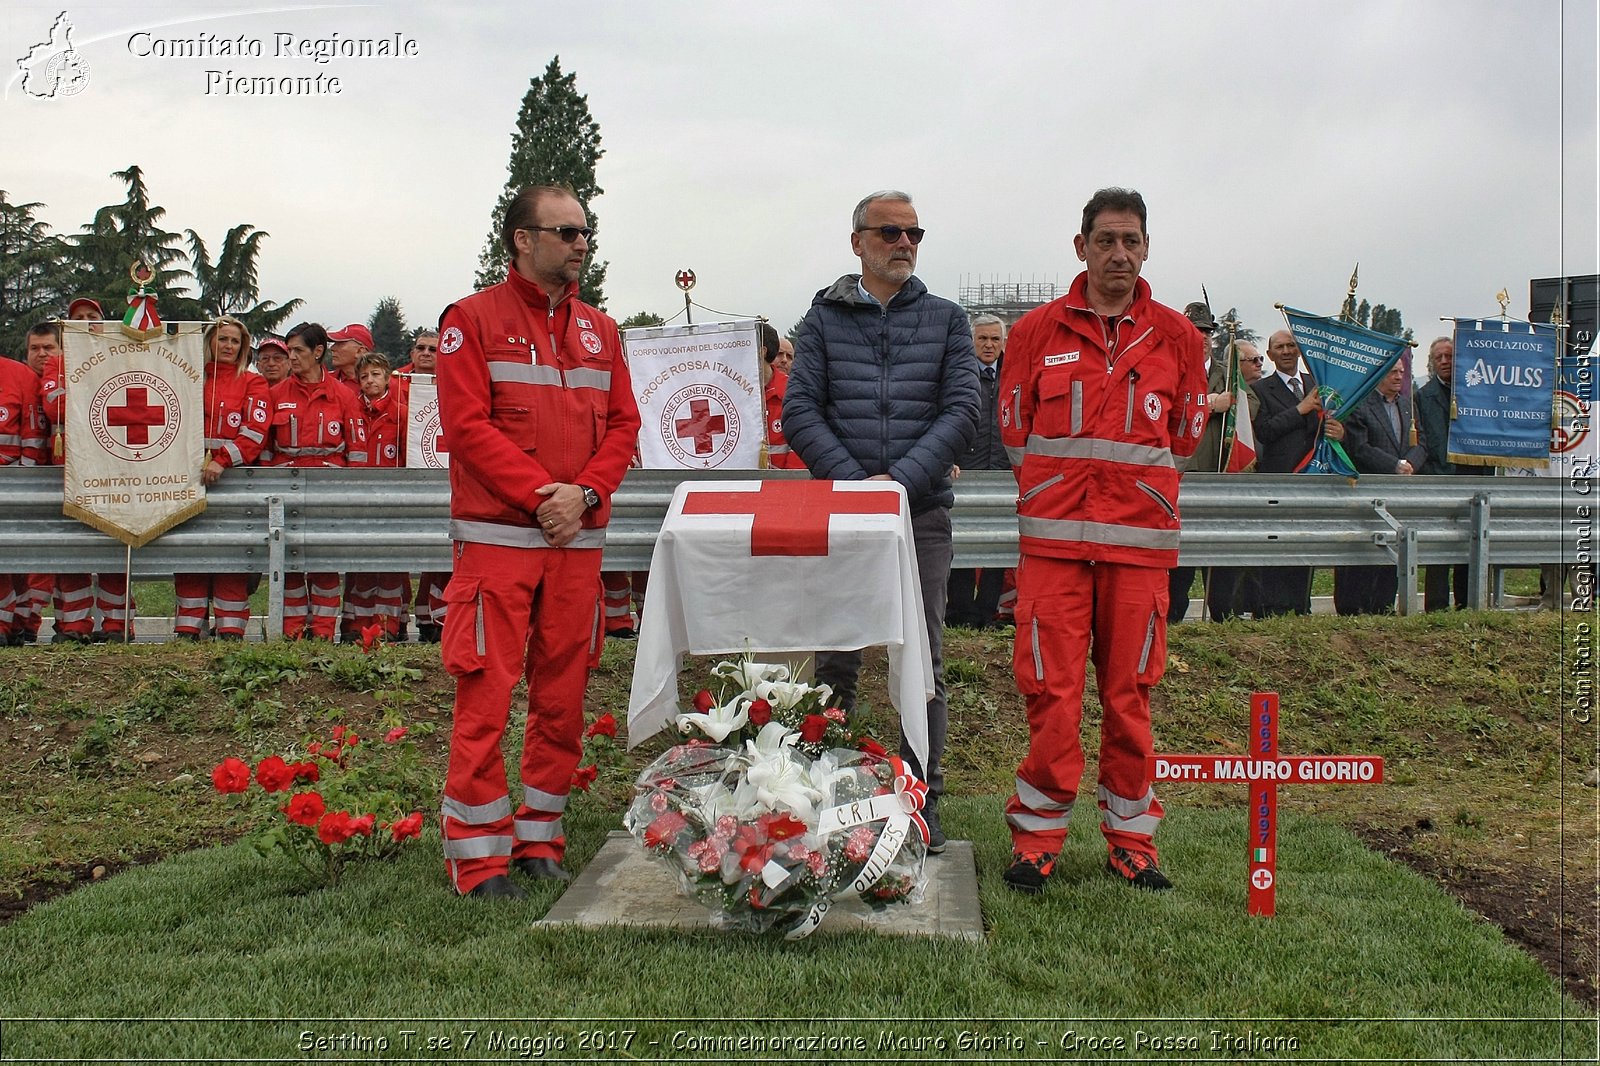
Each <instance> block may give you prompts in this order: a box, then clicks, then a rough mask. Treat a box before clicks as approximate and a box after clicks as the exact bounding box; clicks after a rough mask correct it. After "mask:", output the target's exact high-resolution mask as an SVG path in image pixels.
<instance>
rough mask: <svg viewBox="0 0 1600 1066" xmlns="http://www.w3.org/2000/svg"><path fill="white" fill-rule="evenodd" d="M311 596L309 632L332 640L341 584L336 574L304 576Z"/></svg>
mask: <svg viewBox="0 0 1600 1066" xmlns="http://www.w3.org/2000/svg"><path fill="white" fill-rule="evenodd" d="M306 584H307V586H308V587H309V591H310V594H311V632H312V635H313V636H318V637H322V638H323V639H325V640H332V639H333V634H334V631H335V630H336V629H338V627H339V593H340V592H341V591H343V587H344V586H343V582H341V581H340V580H339V575H338V574H330V573H322V572H319V573H315V574H307V575H306Z"/></svg>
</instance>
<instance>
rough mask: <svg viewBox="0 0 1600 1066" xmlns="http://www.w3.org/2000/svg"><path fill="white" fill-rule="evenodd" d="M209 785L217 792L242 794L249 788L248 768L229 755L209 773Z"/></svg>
mask: <svg viewBox="0 0 1600 1066" xmlns="http://www.w3.org/2000/svg"><path fill="white" fill-rule="evenodd" d="M211 784H212V786H213V787H214V788H215V789H216V790H217V791H218V792H243V791H244V790H245V789H247V788H249V787H250V766H249V764H248V763H246V762H244V761H243V760H240V759H235V758H234V757H233V756H231V755H230V756H228V757H227V758H226V759H223V760H222V761H221V762H220V763H218V764H217V766H216V767H215V768H214V769H213V770H212V771H211Z"/></svg>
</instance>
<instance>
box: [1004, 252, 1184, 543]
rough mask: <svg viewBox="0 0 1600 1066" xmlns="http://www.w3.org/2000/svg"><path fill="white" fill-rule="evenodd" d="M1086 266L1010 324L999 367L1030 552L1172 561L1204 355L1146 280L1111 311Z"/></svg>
mask: <svg viewBox="0 0 1600 1066" xmlns="http://www.w3.org/2000/svg"><path fill="white" fill-rule="evenodd" d="M1087 288H1088V274H1086V273H1085V274H1079V275H1078V277H1077V279H1076V280H1075V281H1074V282H1073V283H1072V288H1071V289H1070V290H1069V291H1068V293H1067V295H1065V296H1063V297H1061V298H1060V299H1058V300H1055V301H1053V302H1051V303H1048V304H1045V305H1044V306H1043V307H1038V308H1035V309H1034V310H1032V311H1030V312H1028V314H1026V315H1025V316H1023V318H1022V319H1021V320H1020V321H1019V322H1018V323H1017V324H1016V326H1015V327H1013V328H1012V331H1011V336H1010V338H1009V339H1008V341H1007V344H1006V358H1005V362H1004V363H1003V364H1002V368H1001V377H1000V438H1001V440H1002V441H1003V442H1004V444H1005V446H1006V451H1007V453H1008V454H1009V456H1010V458H1011V466H1012V470H1013V471H1014V472H1015V474H1016V477H1017V488H1018V491H1019V493H1020V496H1019V498H1018V500H1017V516H1018V519H1017V526H1018V535H1019V545H1020V548H1021V550H1022V552H1023V554H1032V555H1047V556H1054V557H1057V558H1064V559H1088V560H1095V561H1103V562H1117V563H1131V564H1135V565H1139V566H1153V567H1172V566H1176V565H1177V562H1178V525H1179V520H1178V469H1177V467H1176V465H1175V464H1174V462H1173V457H1174V456H1187V455H1190V454H1192V453H1193V452H1194V450H1195V448H1196V447H1197V446H1198V444H1199V441H1200V434H1201V433H1202V432H1203V431H1204V429H1205V423H1206V376H1205V370H1204V366H1205V356H1204V350H1203V342H1202V341H1201V339H1200V333H1199V331H1198V330H1196V329H1195V328H1194V326H1193V325H1192V324H1191V323H1190V322H1189V320H1188V319H1186V318H1185V317H1183V315H1181V314H1179V313H1178V312H1176V311H1174V310H1172V309H1171V308H1170V307H1164V306H1162V305H1161V304H1158V303H1156V302H1155V301H1154V300H1152V299H1150V286H1149V285H1148V284H1146V283H1145V282H1144V281H1143V280H1140V281H1139V282H1138V284H1137V286H1136V289H1135V292H1134V299H1133V303H1132V304H1131V305H1130V306H1129V307H1128V310H1127V311H1126V312H1124V313H1123V314H1122V315H1121V316H1120V317H1119V318H1117V319H1116V320H1115V321H1114V322H1109V323H1108V322H1107V320H1106V319H1104V318H1102V317H1101V316H1100V315H1099V314H1097V313H1095V311H1094V310H1093V309H1091V308H1090V307H1089V305H1088V300H1087Z"/></svg>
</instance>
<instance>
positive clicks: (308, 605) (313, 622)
mask: <svg viewBox="0 0 1600 1066" xmlns="http://www.w3.org/2000/svg"><path fill="white" fill-rule="evenodd" d="M287 345H288V349H289V368H290V371H291V373H290V375H289V377H287V378H285V379H284V380H283V381H280V382H279V383H278V384H276V385H274V386H272V391H271V395H270V400H271V404H272V411H271V417H272V431H271V433H270V434H268V437H267V446H266V448H265V449H264V450H263V451H262V453H261V460H262V464H263V465H266V466H299V467H340V466H366V465H367V462H368V460H369V455H368V451H367V428H366V415H365V413H364V412H363V410H362V408H361V400H360V398H359V397H358V396H357V395H356V394H355V393H353V392H351V391H350V390H349V389H348V388H346V387H345V386H343V385H340V384H337V383H336V381H335V379H334V377H333V375H332V374H331V373H329V372H328V371H327V370H325V369H323V366H322V358H323V355H324V353H326V352H327V350H328V334H327V332H326V331H325V330H324V329H323V328H322V326H320V325H318V324H317V323H315V322H302V323H300V324H299V325H297V326H295V327H294V328H293V329H291V330H290V331H289V335H288V340H287ZM339 589H340V580H339V575H338V574H335V573H327V572H318V573H314V574H309V575H308V574H303V573H290V574H285V575H284V581H283V635H284V636H286V637H288V638H290V639H291V640H299V639H302V638H304V637H308V636H309V637H312V638H315V639H317V640H327V641H332V640H333V638H334V631H335V630H336V629H337V627H338V621H339Z"/></svg>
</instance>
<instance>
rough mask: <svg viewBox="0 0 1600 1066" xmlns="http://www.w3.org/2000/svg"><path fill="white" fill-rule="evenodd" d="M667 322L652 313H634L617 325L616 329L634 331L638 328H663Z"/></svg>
mask: <svg viewBox="0 0 1600 1066" xmlns="http://www.w3.org/2000/svg"><path fill="white" fill-rule="evenodd" d="M666 324H667V320H666V319H664V318H662V317H661V316H660V315H658V314H656V313H655V312H654V311H635V312H634V313H633V314H631V315H629V316H628V317H627V318H625V319H623V320H622V322H621V323H620V324H619V325H618V327H617V328H618V329H635V328H637V327H639V326H664V325H666Z"/></svg>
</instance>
